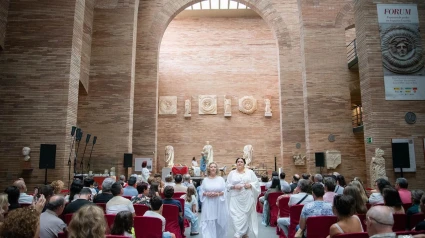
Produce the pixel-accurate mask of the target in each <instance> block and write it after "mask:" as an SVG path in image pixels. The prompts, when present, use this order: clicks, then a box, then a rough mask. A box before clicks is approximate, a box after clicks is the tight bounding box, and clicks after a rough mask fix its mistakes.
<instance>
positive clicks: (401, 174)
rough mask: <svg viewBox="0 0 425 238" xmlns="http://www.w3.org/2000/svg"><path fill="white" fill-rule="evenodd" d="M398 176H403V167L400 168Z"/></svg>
mask: <svg viewBox="0 0 425 238" xmlns="http://www.w3.org/2000/svg"><path fill="white" fill-rule="evenodd" d="M400 177H402V178H404V177H403V168H400Z"/></svg>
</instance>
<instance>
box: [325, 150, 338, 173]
mask: <svg viewBox="0 0 425 238" xmlns="http://www.w3.org/2000/svg"><path fill="white" fill-rule="evenodd" d="M325 160H326V168H328V169H336V167H338V165H340V164H341V152H340V151H338V150H327V151H325Z"/></svg>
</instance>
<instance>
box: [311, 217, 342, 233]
mask: <svg viewBox="0 0 425 238" xmlns="http://www.w3.org/2000/svg"><path fill="white" fill-rule="evenodd" d="M337 221H338V220H337V218H336V216H314V217H309V218H307V221H306V226H307V235H308V238H326V237H327V236H328V235H329V228H330V227H331V226H332V225H333V224H334V223H336V222H337Z"/></svg>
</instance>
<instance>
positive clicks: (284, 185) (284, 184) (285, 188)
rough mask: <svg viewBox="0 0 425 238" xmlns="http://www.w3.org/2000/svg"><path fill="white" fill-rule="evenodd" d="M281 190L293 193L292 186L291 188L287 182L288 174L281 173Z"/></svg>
mask: <svg viewBox="0 0 425 238" xmlns="http://www.w3.org/2000/svg"><path fill="white" fill-rule="evenodd" d="M279 176H280V189H282V192H284V193H290V192H291V186H289V183H288V182H286V181H285V177H286V174H285V173H284V172H282V173H280V175H279Z"/></svg>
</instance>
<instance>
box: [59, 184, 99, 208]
mask: <svg viewBox="0 0 425 238" xmlns="http://www.w3.org/2000/svg"><path fill="white" fill-rule="evenodd" d="M92 196H93V195H92V192H91V190H90V188H83V189H81V191H80V194H79V195H78V198H77V199H75V200H74V201H73V202H71V203H68V205H66V207H65V210H64V211H63V214H69V213H75V212H77V211H78V210H79V209H80V208H81V207H83V206H85V205H87V204H91V198H92Z"/></svg>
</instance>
